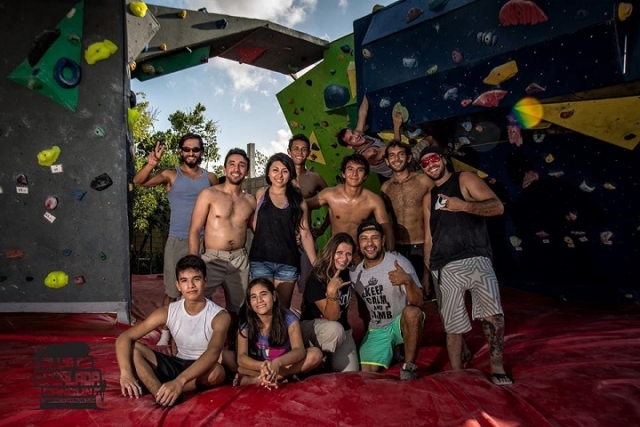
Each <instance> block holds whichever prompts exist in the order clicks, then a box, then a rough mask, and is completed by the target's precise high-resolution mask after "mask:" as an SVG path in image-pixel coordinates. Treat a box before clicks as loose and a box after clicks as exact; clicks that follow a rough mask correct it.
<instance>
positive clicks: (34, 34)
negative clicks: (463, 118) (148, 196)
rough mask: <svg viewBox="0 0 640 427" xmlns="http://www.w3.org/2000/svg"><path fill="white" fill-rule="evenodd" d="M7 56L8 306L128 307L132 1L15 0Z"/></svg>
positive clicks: (3, 67)
mask: <svg viewBox="0 0 640 427" xmlns="http://www.w3.org/2000/svg"><path fill="white" fill-rule="evenodd" d="M3 12H4V13H2V14H1V16H0V26H1V27H2V29H3V32H4V33H5V34H11V43H10V44H7V45H6V46H5V49H4V50H3V61H2V62H1V63H0V75H1V76H2V79H1V80H0V99H2V100H3V102H2V105H1V106H0V203H1V204H2V209H1V210H0V236H1V237H0V311H26V312H84V311H89V312H117V313H118V316H119V318H120V319H121V320H126V319H127V317H128V304H129V300H130V277H129V261H128V250H129V247H128V242H129V217H128V209H127V198H128V189H129V184H128V181H129V177H128V173H129V172H130V167H131V156H130V149H129V144H128V135H127V106H128V105H129V99H128V96H129V83H128V79H127V77H126V72H125V70H126V62H125V57H126V54H127V49H126V46H125V45H124V37H126V35H125V34H124V32H123V31H122V29H123V28H124V21H125V15H124V14H125V10H124V7H123V3H122V2H117V1H115V2H100V1H96V0H86V1H80V2H77V1H65V0H61V1H56V2H49V1H45V0H40V1H29V2H9V3H6V4H5V5H4V9H3Z"/></svg>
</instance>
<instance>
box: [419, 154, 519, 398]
mask: <svg viewBox="0 0 640 427" xmlns="http://www.w3.org/2000/svg"><path fill="white" fill-rule="evenodd" d="M420 166H421V167H422V170H423V171H424V173H425V175H427V177H429V178H430V179H431V180H433V182H434V184H435V187H434V188H433V189H432V190H431V191H430V192H428V193H427V195H426V196H425V203H424V206H425V209H424V217H425V222H428V224H429V227H425V245H424V251H425V257H427V256H428V257H429V262H430V265H429V266H428V267H430V269H431V274H432V276H433V279H434V281H435V282H436V286H435V289H436V292H438V293H439V295H438V301H439V308H440V315H441V317H442V321H443V324H444V330H445V332H446V335H447V352H448V354H449V363H450V364H451V369H452V370H454V371H455V370H460V369H462V348H463V339H462V335H463V334H465V333H467V332H469V331H470V330H471V323H470V321H469V316H468V314H467V310H466V305H465V299H464V296H465V293H466V291H470V292H471V297H472V304H473V308H472V310H473V319H474V320H475V319H481V320H482V328H483V330H484V335H485V337H486V339H487V344H488V347H489V351H490V359H491V382H493V383H494V384H496V385H501V386H502V385H510V384H512V380H511V378H510V377H509V376H508V375H507V374H506V372H505V370H504V366H503V360H502V359H503V352H504V314H503V311H502V305H501V303H500V290H499V288H498V280H497V278H496V275H495V273H494V271H493V265H492V263H491V257H492V251H491V244H490V242H489V233H488V231H487V226H486V223H485V217H490V216H496V215H502V213H503V212H504V206H503V204H502V202H501V201H500V199H498V197H497V196H496V194H495V193H494V192H493V191H492V190H491V189H490V188H489V186H488V185H487V184H486V183H485V182H484V181H483V180H482V179H480V178H479V177H478V175H476V174H475V173H473V172H456V173H451V171H449V170H448V169H447V159H446V158H445V157H444V155H443V151H442V150H441V149H440V148H439V147H437V146H431V147H425V148H424V149H423V150H422V151H421V152H420Z"/></svg>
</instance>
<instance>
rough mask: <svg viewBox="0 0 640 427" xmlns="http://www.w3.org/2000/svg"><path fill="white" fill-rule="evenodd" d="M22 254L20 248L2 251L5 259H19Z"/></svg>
mask: <svg viewBox="0 0 640 427" xmlns="http://www.w3.org/2000/svg"><path fill="white" fill-rule="evenodd" d="M23 256H24V251H23V250H22V249H7V250H6V251H5V253H4V257H5V258H6V259H20V258H22V257H23Z"/></svg>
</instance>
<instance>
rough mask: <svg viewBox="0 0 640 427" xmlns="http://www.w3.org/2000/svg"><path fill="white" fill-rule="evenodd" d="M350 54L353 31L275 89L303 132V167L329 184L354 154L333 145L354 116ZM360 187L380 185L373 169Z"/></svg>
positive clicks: (295, 129)
mask: <svg viewBox="0 0 640 427" xmlns="http://www.w3.org/2000/svg"><path fill="white" fill-rule="evenodd" d="M355 72H356V71H355V61H354V56H353V36H352V35H349V36H345V37H343V38H341V39H338V40H336V41H334V42H332V43H331V44H330V46H329V48H328V49H327V50H326V51H325V53H324V59H323V61H322V62H320V63H319V64H318V65H316V66H315V67H314V68H312V69H311V70H310V71H308V72H307V73H305V74H304V75H302V76H301V77H300V78H298V79H297V80H296V81H295V82H293V83H292V84H290V85H289V86H287V87H286V88H284V89H283V90H282V91H280V92H279V93H278V94H277V99H278V103H279V104H280V107H281V108H282V111H283V113H284V116H285V118H286V120H287V123H288V124H289V127H290V129H291V132H292V133H293V134H294V135H295V134H298V133H302V134H304V135H306V136H307V137H308V138H309V141H310V142H311V154H310V156H309V160H308V162H307V163H308V164H307V167H308V168H309V169H310V170H313V171H315V172H317V173H319V174H320V175H322V176H323V177H324V179H325V181H327V184H328V185H329V186H333V185H336V184H337V183H340V182H341V180H342V174H341V172H340V163H341V162H342V158H343V157H344V156H346V155H349V154H351V153H353V151H352V150H348V149H346V148H344V147H342V146H340V145H338V142H337V138H336V133H337V132H338V131H339V130H340V129H342V128H344V127H347V126H350V124H351V126H355V122H356V120H357V104H356V96H357V88H356V81H355ZM365 186H366V187H367V188H369V189H371V190H374V191H377V189H378V188H379V187H380V183H379V182H378V178H377V176H376V175H375V174H374V173H371V174H370V175H369V178H368V179H367V181H366V182H365ZM324 214H325V213H324V212H323V211H320V212H314V215H313V218H312V221H313V223H314V225H315V226H319V225H320V224H321V223H322V218H324Z"/></svg>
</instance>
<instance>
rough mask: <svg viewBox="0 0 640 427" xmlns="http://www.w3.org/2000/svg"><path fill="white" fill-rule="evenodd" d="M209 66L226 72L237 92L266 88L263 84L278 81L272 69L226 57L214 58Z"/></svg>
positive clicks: (268, 84)
mask: <svg viewBox="0 0 640 427" xmlns="http://www.w3.org/2000/svg"><path fill="white" fill-rule="evenodd" d="M207 67H208V68H213V69H217V70H221V71H222V72H224V73H225V74H226V75H227V76H228V77H229V79H231V84H232V86H233V89H234V90H235V91H236V92H246V91H260V90H265V89H263V88H262V86H264V85H266V86H275V85H276V84H277V83H278V81H277V80H276V79H275V78H274V77H273V72H272V71H269V70H264V69H262V68H257V67H253V66H251V65H248V64H239V63H237V62H234V61H231V60H228V59H224V58H212V59H211V60H210V61H209V63H208V64H207Z"/></svg>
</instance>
